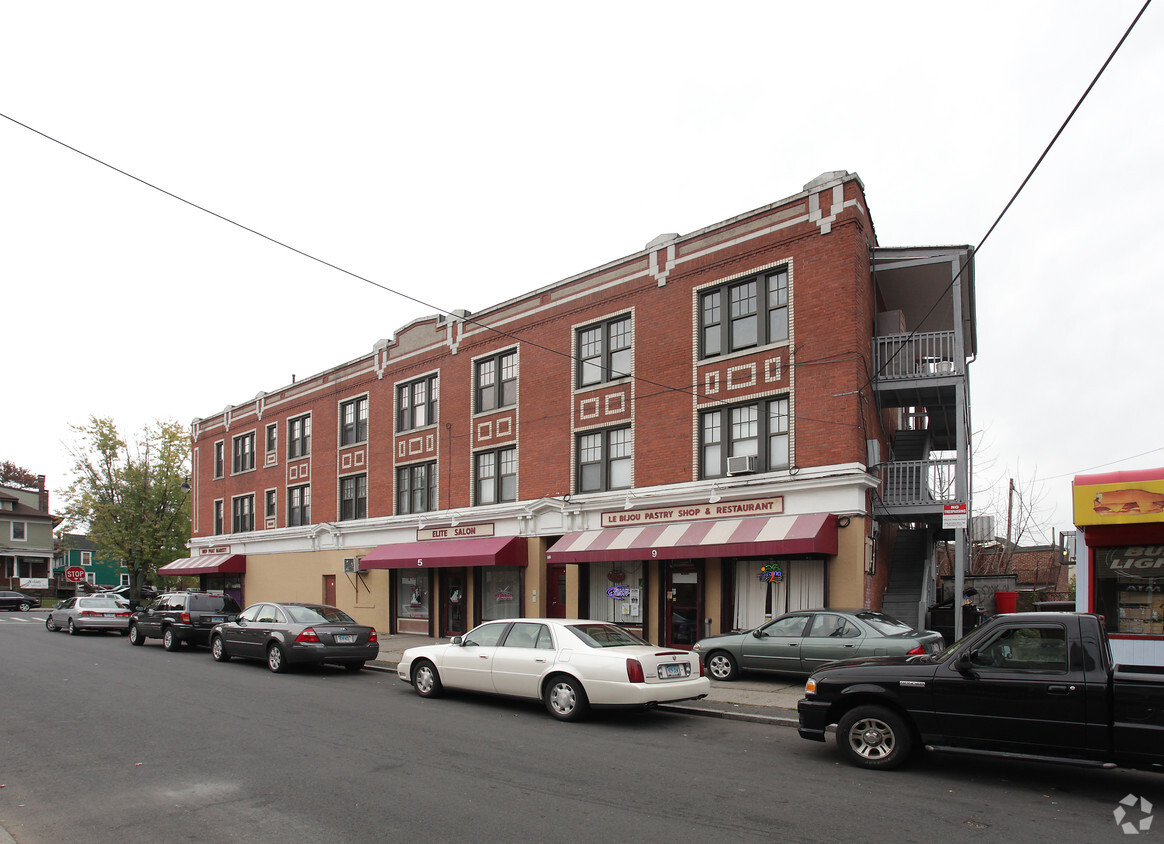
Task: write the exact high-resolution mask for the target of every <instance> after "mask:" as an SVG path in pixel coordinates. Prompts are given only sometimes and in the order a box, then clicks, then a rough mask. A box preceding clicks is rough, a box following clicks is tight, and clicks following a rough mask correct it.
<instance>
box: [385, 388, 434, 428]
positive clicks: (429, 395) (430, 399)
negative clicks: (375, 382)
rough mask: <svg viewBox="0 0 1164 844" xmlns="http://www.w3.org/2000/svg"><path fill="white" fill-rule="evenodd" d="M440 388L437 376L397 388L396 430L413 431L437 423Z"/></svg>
mask: <svg viewBox="0 0 1164 844" xmlns="http://www.w3.org/2000/svg"><path fill="white" fill-rule="evenodd" d="M439 393H440V388H439V386H438V384H437V377H436V376H435V375H426V376H425V377H424V378H418V379H417V380H415V381H409V382H408V383H407V384H400V385H398V386H397V387H396V430H397V431H411V430H412V429H414V428H423V427H424V426H425V425H432V424H434V423H435V422H436V421H437V399H438V398H439Z"/></svg>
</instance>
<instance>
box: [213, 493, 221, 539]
mask: <svg viewBox="0 0 1164 844" xmlns="http://www.w3.org/2000/svg"><path fill="white" fill-rule="evenodd" d="M222 532H223V527H222V499H221V498H220V499H218V500H217V501H215V502H214V535H215V536H221V535H222Z"/></svg>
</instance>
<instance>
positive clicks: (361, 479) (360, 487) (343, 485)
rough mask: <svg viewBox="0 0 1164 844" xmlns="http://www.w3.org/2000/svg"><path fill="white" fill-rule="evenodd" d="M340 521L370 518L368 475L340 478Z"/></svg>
mask: <svg viewBox="0 0 1164 844" xmlns="http://www.w3.org/2000/svg"><path fill="white" fill-rule="evenodd" d="M339 517H340V521H341V522H346V521H350V520H351V519H366V518H368V476H367V475H349V476H348V477H346V478H340V515H339Z"/></svg>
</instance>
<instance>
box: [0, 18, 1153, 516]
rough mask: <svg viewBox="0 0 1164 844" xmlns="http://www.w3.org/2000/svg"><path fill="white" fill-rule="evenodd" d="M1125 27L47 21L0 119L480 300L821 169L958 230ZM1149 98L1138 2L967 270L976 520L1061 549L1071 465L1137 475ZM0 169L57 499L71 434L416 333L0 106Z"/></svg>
mask: <svg viewBox="0 0 1164 844" xmlns="http://www.w3.org/2000/svg"><path fill="white" fill-rule="evenodd" d="M1140 6H1141V2H1140V0H1132V2H1128V0H1107V2H1104V3H1091V2H1063V1H1062V0H1056V1H1055V2H1034V1H1033V0H1031V1H1030V2H1022V3H1016V2H1013V0H1010V1H1009V2H979V3H974V4H946V3H932V2H923V3H868V2H831V3H827V4H803V3H799V4H795V5H793V4H790V3H789V4H786V3H778V2H763V3H734V2H721V3H716V4H708V3H706V2H700V3H694V2H683V1H682V0H680V1H679V2H667V3H627V2H619V3H608V2H589V3H586V4H565V3H557V4H555V3H544V2H538V3H532V2H531V3H511V2H504V0H502V2H492V3H479V2H473V3H466V2H451V3H450V2H445V3H441V4H423V3H414V4H403V3H384V2H345V3H330V4H324V3H305V2H284V1H283V0H281V2H244V3H240V2H237V1H236V2H204V3H199V4H189V3H185V4H176V3H158V2H155V0H149V2H136V3H134V2H123V0H110V2H106V3H98V4H93V3H88V2H64V3H63V2H57V0H38V2H35V3H18V4H8V7H7V8H6V9H5V11H4V13H3V16H2V20H0V25H2V26H3V29H4V31H5V33H6V37H5V44H4V49H3V50H2V51H0V79H3V80H4V81H5V84H4V85H3V87H2V88H0V113H3V114H4V115H6V116H7V117H8V118H12V119H15V120H17V121H20V122H21V123H24V124H27V125H28V126H31V127H33V128H35V129H36V130H38V131H40V132H43V133H45V134H47V135H50V136H52V137H54V138H57V139H59V140H61V141H63V142H65V143H67V144H69V145H70V146H73V147H75V148H77V149H79V150H82V151H83V152H85V153H88V154H89V155H92V156H94V157H96V158H99V159H102V160H103V161H106V162H108V163H110V164H112V165H114V166H116V167H118V168H120V169H122V170H125V171H127V172H129V173H132V174H134V175H135V176H138V177H139V178H141V179H144V180H147V181H149V182H152V183H154V184H156V185H159V186H161V187H163V188H165V189H166V190H168V191H170V192H172V193H175V194H177V195H179V196H181V197H183V198H185V199H187V200H189V201H190V202H194V203H197V204H199V205H202V206H204V207H206V208H209V209H212V210H213V211H215V212H217V213H219V214H222V215H223V216H227V217H230V218H232V219H234V220H237V221H239V222H241V223H243V224H245V225H246V226H249V227H251V228H254V229H256V230H259V231H261V232H263V233H265V234H267V235H269V236H270V237H272V238H276V239H278V240H281V241H283V242H286V243H289V244H291V245H293V246H295V247H296V248H298V249H301V250H303V251H305V252H308V253H311V254H312V255H315V256H318V257H319V258H322V259H324V260H326V261H329V262H331V263H334V264H337V265H339V266H341V267H343V268H345V269H348V270H350V271H352V272H354V273H357V274H359V275H362V276H366V277H368V278H371V279H373V280H375V281H377V282H380V283H383V284H385V285H388V286H390V287H394V288H397V289H400V290H402V291H405V292H407V293H409V294H412V295H414V296H417V297H418V298H421V299H423V300H425V301H427V302H430V303H432V304H433V305H435V306H437V307H439V308H441V309H444V310H452V309H456V308H467V309H469V310H473V311H476V310H480V309H482V308H484V307H487V306H488V305H491V304H494V303H496V302H500V301H504V300H505V299H508V298H510V297H512V296H515V295H518V294H520V293H522V292H525V291H528V290H531V289H534V288H536V287H540V286H542V285H546V284H550V283H553V282H555V281H558V280H560V279H562V278H565V277H567V276H570V275H574V274H576V273H578V272H581V271H584V270H586V269H589V268H591V267H594V266H597V265H599V264H602V263H605V262H607V261H610V260H613V259H616V258H619V257H622V256H624V255H627V254H630V253H633V252H637V251H638V250H640V249H642V248H643V247H644V246H645V245H646V243H647V242H648V241H650V240H651V239H652V238H654V237H655V236H656V235H658V234H661V233H663V232H680V233H686V232H689V231H692V230H694V229H697V228H701V227H703V226H706V225H709V224H712V223H715V222H718V221H720V220H723V219H725V218H727V217H730V216H734V215H735V214H739V213H741V212H744V211H748V210H751V209H752V208H756V207H758V206H761V205H764V204H767V203H769V202H772V201H774V200H777V199H780V198H783V197H785V196H789V195H791V194H794V193H796V192H798V191H799V190H800V189H801V187H802V186H803V185H804V184H805V183H806V182H808V181H809V180H810V179H812V178H814V177H815V176H817V175H818V174H820V173H821V172H823V171H826V170H849V171H853V172H856V173H858V174H859V175H860V176H861V178H862V180H863V181H864V184H865V188H866V195H867V198H868V201H869V206H870V210H871V212H872V215H873V219H874V223H875V225H876V229H877V235H878V238H879V240H880V243H881V245H882V246H914V245H932V244H953V243H971V244H977V243H978V242H979V241H980V240H981V238H982V237H983V235H985V233H986V231H987V229H988V228H989V226H990V224H991V223H992V222H993V220H994V218H995V217H996V216H997V215H998V213H999V212H1000V211H1001V210H1002V208H1003V207H1004V205H1005V204H1006V202H1007V200H1008V199H1009V198H1010V196H1011V195H1012V193H1013V192H1014V191H1015V190H1016V189H1017V187H1018V185H1019V184H1020V183H1021V181H1022V179H1023V178H1024V177H1025V176H1026V174H1027V172H1028V171H1029V169H1030V168H1031V166H1032V165H1033V164H1034V162H1035V161H1036V159H1037V158H1038V156H1039V154H1040V153H1041V152H1042V151H1043V149H1044V147H1045V146H1046V144H1047V143H1048V141H1049V140H1050V139H1051V137H1052V136H1053V135H1054V133H1055V131H1056V130H1057V129H1058V128H1059V126H1060V124H1061V123H1062V121H1063V120H1064V118H1065V117H1066V116H1067V114H1068V113H1069V111H1070V109H1071V108H1072V107H1073V106H1074V104H1075V102H1076V101H1077V99H1078V98H1079V96H1080V95H1081V93H1082V92H1083V90H1084V89H1085V88H1086V86H1087V85H1088V83H1089V82H1090V81H1091V79H1092V77H1093V76H1094V74H1095V73H1096V71H1097V70H1098V69H1099V67H1100V66H1101V64H1102V63H1103V61H1104V60H1105V59H1106V58H1107V56H1108V54H1109V53H1110V51H1111V50H1112V48H1113V47H1114V46H1115V44H1116V43H1117V41H1118V40H1119V38H1120V36H1121V35H1122V34H1123V32H1124V30H1125V29H1126V28H1127V26H1128V24H1129V23H1130V22H1131V21H1132V19H1133V18H1134V16H1135V14H1136V12H1137V11H1138V10H1139V8H1140ZM1162 103H1164V8H1161V6H1160V4H1159V3H1157V4H1156V5H1155V7H1152V8H1149V9H1148V11H1147V13H1146V14H1145V15H1144V17H1143V18H1142V19H1141V21H1140V23H1139V25H1138V26H1137V28H1136V29H1135V30H1134V31H1133V33H1132V35H1131V37H1130V38H1129V39H1128V41H1127V42H1126V44H1125V45H1124V47H1123V49H1122V50H1121V51H1120V53H1119V54H1118V55H1117V56H1116V59H1115V61H1114V62H1113V63H1112V65H1111V66H1110V67H1109V69H1108V71H1107V72H1106V73H1105V75H1104V77H1103V78H1102V79H1101V80H1100V83H1099V85H1098V86H1097V87H1096V89H1095V90H1094V91H1093V92H1092V94H1091V96H1090V97H1089V99H1088V100H1087V102H1086V103H1085V104H1084V106H1083V108H1082V109H1081V110H1080V112H1079V113H1078V114H1077V115H1076V117H1075V119H1074V121H1073V122H1072V124H1071V125H1070V126H1069V127H1068V129H1067V131H1066V132H1065V134H1064V135H1063V137H1062V138H1061V139H1060V141H1059V143H1058V144H1057V145H1056V147H1055V148H1054V149H1053V150H1052V152H1051V154H1050V155H1049V157H1048V158H1047V160H1046V161H1045V162H1044V163H1043V165H1042V167H1041V168H1040V170H1039V172H1038V173H1037V174H1036V176H1035V178H1034V179H1033V180H1032V181H1031V183H1030V184H1029V185H1028V187H1027V189H1026V191H1025V192H1024V193H1023V195H1022V196H1021V197H1020V198H1019V200H1018V202H1017V203H1016V204H1015V206H1014V207H1013V208H1012V210H1011V211H1010V213H1009V214H1008V215H1007V216H1006V217H1005V218H1004V219H1003V221H1002V224H1001V225H1000V227H999V228H998V229H997V230H996V231H995V233H994V234H993V235H991V237H990V239H989V240H988V241H987V242H986V244H985V246H984V247H983V249H982V251H981V253H980V255H979V257H978V261H977V267H976V270H977V295H978V334H979V355H978V359H977V360H976V361H975V363H974V364H973V366H972V367H971V379H972V381H971V385H972V401H973V414H974V428H975V430H976V431H977V432H979V433H978V445H977V453H978V457H977V462H978V467H979V472H978V476H977V477H976V479H975V485H976V487H977V489H978V492H977V498H976V502H975V506H976V508H977V509H979V510H982V509H986V508H988V507H989V506H990V505H991V503H992V496H991V495H990V494H989V492H988V491H987V490H988V488H989V487H991V486H992V485H994V486H996V487H997V488H999V489H1005V486H1006V482H1007V478H1009V477H1014V478H1016V479H1019V480H1020V481H1021V483H1020V487H1021V488H1022V489H1023V490H1024V491H1025V493H1026V495H1027V498H1028V500H1036V501H1037V502H1038V503H1039V508H1040V511H1041V513H1042V516H1043V518H1042V520H1041V521H1042V523H1043V524H1044V525H1045V527H1046V528H1047V529H1048V531H1049V529H1050V528H1055V529H1056V530H1062V529H1070V527H1071V524H1070V522H1071V505H1070V495H1069V493H1070V481H1071V475H1072V474H1074V473H1077V472H1080V471H1084V470H1088V469H1092V468H1094V467H1103V470H1109V469H1110V470H1116V469H1136V468H1150V467H1153V466H1164V435H1162V434H1161V428H1162V426H1161V420H1162V419H1164V391H1162V390H1161V389H1160V381H1159V375H1158V372H1159V365H1160V364H1159V358H1160V354H1161V352H1160V348H1159V346H1160V344H1161V340H1160V334H1161V332H1160V330H1159V327H1158V326H1159V322H1160V319H1161V313H1162V309H1161V301H1162V297H1161V293H1160V282H1161V280H1162V279H1161V276H1162V275H1164V272H1162V270H1161V267H1162V264H1161V262H1160V260H1159V259H1158V256H1157V255H1156V254H1155V252H1156V249H1157V248H1158V247H1159V240H1160V235H1159V219H1160V215H1159V203H1160V201H1161V199H1162V198H1164V190H1162V188H1164V168H1161V158H1162V155H1164V141H1162V138H1164V108H1162V107H1161V104H1162ZM0 179H2V183H0V279H2V288H0V289H2V291H3V292H2V293H0V314H2V316H0V320H2V322H0V325H2V328H0V338H2V339H3V348H4V353H5V355H4V365H3V369H2V371H3V373H4V376H3V383H4V388H3V391H2V393H0V394H2V395H3V396H4V403H3V408H2V410H0V460H4V459H8V460H13V461H14V462H16V463H18V464H20V465H23V466H25V467H27V468H28V469H30V470H32V471H34V472H37V473H43V474H45V475H47V476H48V483H49V486H50V488H52V489H54V490H60V489H62V488H63V487H65V486H66V485H67V484H68V482H69V479H70V475H69V472H70V462H71V461H70V459H69V456H68V453H67V449H66V445H67V444H69V443H71V442H74V441H75V436H74V435H73V434H72V433H71V432H70V430H69V425H70V424H82V423H84V422H85V421H86V419H87V418H88V417H89V416H90V415H91V414H96V415H102V416H110V417H112V418H113V419H114V420H116V422H117V423H118V425H119V426H120V427H121V428H122V430H123V431H129V432H132V431H136V430H137V429H139V428H140V427H141V426H142V425H144V424H146V423H147V422H149V421H151V420H154V419H176V420H179V421H181V422H183V423H188V422H189V421H190V420H192V419H193V418H195V417H202V416H209V415H212V414H213V413H216V412H218V411H220V410H222V408H223V407H224V406H225V405H227V404H241V403H243V402H245V401H247V400H249V399H251V398H253V397H254V395H255V394H256V393H257V392H259V391H260V390H267V391H270V390H273V389H277V388H278V387H280V386H282V385H284V384H286V383H288V382H289V381H290V380H291V376H292V374H295V375H296V376H298V377H300V378H303V377H306V376H308V375H311V374H314V373H316V372H319V371H321V370H324V369H327V368H330V367H331V366H334V365H336V364H339V363H342V362H344V361H347V360H350V359H352V358H355V357H357V356H359V355H361V354H363V353H365V352H367V351H369V350H370V349H371V348H372V345H373V344H374V343H375V342H376V340H378V339H380V338H383V337H389V336H391V335H392V333H393V332H394V331H395V330H397V329H398V328H400V327H402V326H403V325H405V324H407V323H408V322H409V321H410V320H412V319H414V318H416V317H417V316H420V315H423V314H427V313H431V312H433V309H432V308H428V307H423V306H421V305H417V304H414V303H412V302H409V301H407V300H404V299H401V298H399V297H396V296H393V295H391V294H389V293H385V292H384V291H382V290H378V289H375V288H374V287H371V286H369V285H367V284H364V283H362V282H359V281H356V280H354V279H352V278H351V277H349V276H346V275H344V274H342V273H339V272H336V271H335V270H332V269H328V268H327V267H324V266H321V265H319V264H317V263H315V262H313V261H310V260H307V259H305V258H303V257H301V256H299V255H296V254H294V253H292V252H289V251H287V250H285V249H283V248H280V247H278V246H275V245H273V244H271V243H270V242H268V241H266V240H263V239H261V238H258V237H256V236H254V235H252V234H249V233H247V232H245V231H242V230H240V229H239V228H236V227H234V226H232V225H229V224H227V223H224V222H222V221H221V220H218V219H215V218H214V217H212V216H209V215H207V214H205V213H203V212H201V211H198V210H196V209H194V208H191V207H190V206H188V205H185V204H182V203H180V202H177V201H175V200H174V199H171V198H169V197H167V196H165V195H163V194H161V193H158V192H157V191H154V190H151V189H150V188H148V187H145V186H143V185H141V184H140V183H138V182H135V181H133V180H131V179H128V178H126V177H125V176H123V175H120V174H118V173H116V172H114V171H112V170H110V169H108V168H106V167H104V166H101V165H100V164H97V163H94V162H93V161H91V160H89V159H87V158H84V157H82V156H80V155H78V154H77V153H75V152H72V151H70V150H68V149H65V148H64V147H62V146H59V145H58V144H56V143H53V142H51V141H49V140H46V139H45V138H43V137H40V136H38V135H37V134H35V133H33V132H31V131H29V130H28V129H26V128H23V127H22V126H20V125H17V124H15V123H13V122H11V120H7V119H0ZM1136 455H1141V456H1136ZM1129 458H1130V459H1129ZM1036 477H1038V478H1047V480H1046V481H1045V482H1044V483H1039V482H1037V481H1034V480H1033V479H1035V478H1036ZM1002 497H1004V493H1003V494H1002ZM55 500H57V501H58V502H59V498H58V499H55ZM996 500H999V499H996ZM1001 503H1002V504H1003V506H1004V502H1001Z"/></svg>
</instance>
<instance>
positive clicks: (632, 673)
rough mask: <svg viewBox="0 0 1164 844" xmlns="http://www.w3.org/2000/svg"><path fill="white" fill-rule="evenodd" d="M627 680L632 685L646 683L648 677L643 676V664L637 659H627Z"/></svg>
mask: <svg viewBox="0 0 1164 844" xmlns="http://www.w3.org/2000/svg"><path fill="white" fill-rule="evenodd" d="M626 678H627V680H629V681H630V682H632V683H645V682H647V677H646V675H645V674H643V664H642V663H641V662H639V661H638V660H637V659H633V658H631V657H627V660H626Z"/></svg>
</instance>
